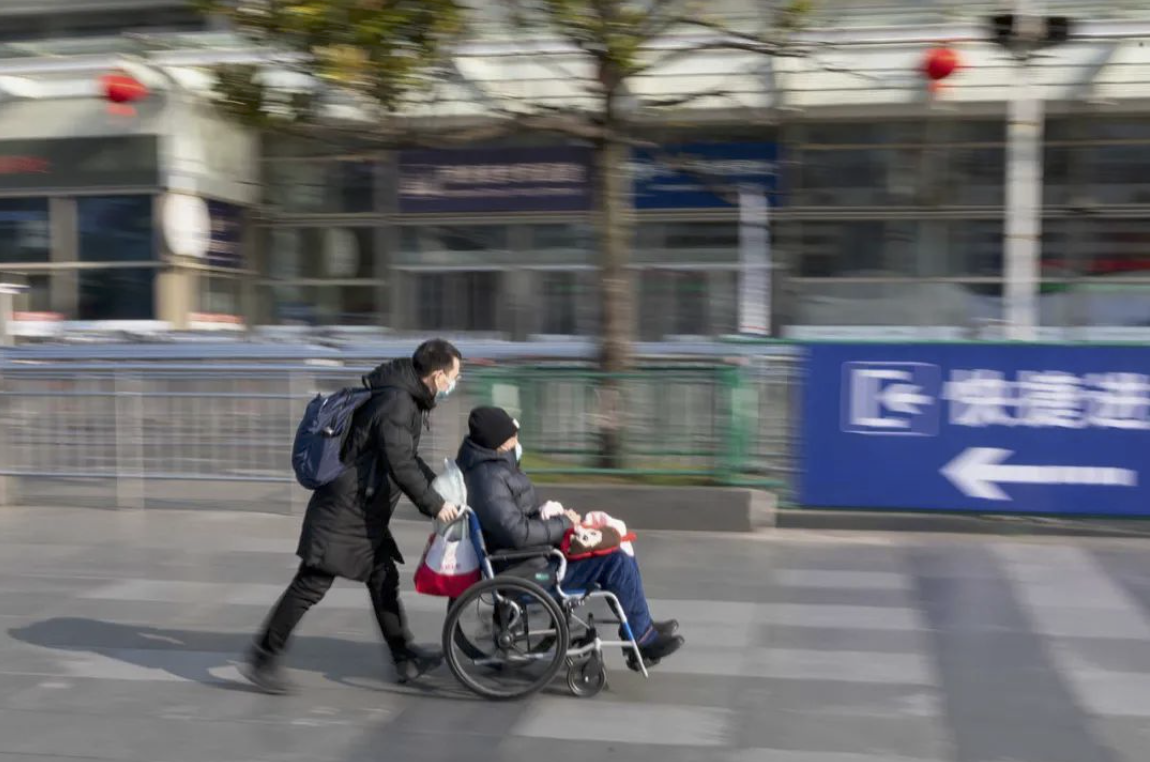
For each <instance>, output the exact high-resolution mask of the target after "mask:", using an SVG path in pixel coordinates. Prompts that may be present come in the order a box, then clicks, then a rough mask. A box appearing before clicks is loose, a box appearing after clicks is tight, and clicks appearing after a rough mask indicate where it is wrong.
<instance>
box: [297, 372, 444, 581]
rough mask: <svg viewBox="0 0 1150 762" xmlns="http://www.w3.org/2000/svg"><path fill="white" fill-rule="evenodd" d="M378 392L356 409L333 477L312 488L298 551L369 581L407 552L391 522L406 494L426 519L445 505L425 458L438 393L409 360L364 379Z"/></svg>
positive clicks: (309, 560)
mask: <svg viewBox="0 0 1150 762" xmlns="http://www.w3.org/2000/svg"><path fill="white" fill-rule="evenodd" d="M364 383H365V385H367V386H368V387H370V388H371V390H372V391H373V395H372V397H371V399H370V400H368V401H367V402H366V403H364V405H363V406H362V407H360V408H359V409H358V410H356V411H355V415H354V417H353V418H352V425H351V428H350V430H349V431H348V435H347V440H346V441H345V442H344V444H343V462H344V463H345V464H347V468H346V469H345V470H344V472H343V473H342V474H340V475H339V477H338V478H337V479H335V481H333V482H331V483H329V484H325V485H324V486H322V487H320V488H319V489H317V490H316V491H315V492H314V493H312V496H311V500H310V501H309V502H308V506H307V514H306V515H305V516H304V521H303V531H302V532H301V534H300V539H299V547H298V549H297V550H296V554H297V555H298V556H299V557H300V558H301V559H302V560H303V562H304V563H305V564H307V565H309V566H312V567H315V568H318V569H321V570H323V571H326V572H328V573H329V574H334V575H336V576H339V577H346V578H347V579H353V580H359V581H363V580H366V579H367V578H368V576H369V575H370V574H371V570H372V568H373V567H375V566H376V565H377V564H378V563H379V562H381V561H383V560H385V559H387V558H391V559H393V560H395V561H398V562H399V563H403V556H402V554H401V553H400V552H399V548H398V547H397V546H396V544H395V540H394V539H393V538H392V536H391V531H390V530H389V529H388V524H389V523H390V522H391V515H392V513H394V512H395V506H396V504H397V503H398V502H399V495H400V492H403V493H404V494H406V495H407V496H408V498H409V499H410V500H411V502H412V503H414V504H415V507H416V508H418V509H419V510H420V512H422V513H424V514H425V515H427V516H434V515H435V514H437V513H438V512H439V510H440V509H441V508H442V507H443V498H441V497H440V496H439V495H438V494H437V493H436V492H435V490H434V489H432V488H431V481H432V480H433V479H434V478H435V473H434V472H433V471H432V470H431V469H430V468H428V466H427V464H426V463H424V462H423V459H422V458H420V457H419V454H418V453H419V439H420V435H421V434H422V432H423V429H424V427H425V425H426V420H427V415H428V413H429V412H430V411H431V409H432V408H433V407H434V406H435V396H434V395H433V394H432V392H431V390H430V389H428V388H427V385H426V384H424V383H423V381H421V380H420V378H419V376H418V374H417V373H416V372H415V368H414V366H413V365H412V363H411V360H409V359H403V360H393V361H391V362H388V363H384V364H383V365H380V366H379V367H378V368H376V369H375V370H374V371H372V372H371V373H370V374H369V375H367V376H365V377H364Z"/></svg>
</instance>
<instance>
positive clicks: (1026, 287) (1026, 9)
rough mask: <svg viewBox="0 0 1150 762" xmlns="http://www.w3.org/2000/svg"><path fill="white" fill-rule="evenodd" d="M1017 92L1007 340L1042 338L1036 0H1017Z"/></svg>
mask: <svg viewBox="0 0 1150 762" xmlns="http://www.w3.org/2000/svg"><path fill="white" fill-rule="evenodd" d="M1014 18H1015V20H1016V21H1015V41H1016V43H1017V44H1016V46H1015V47H1014V53H1015V57H1016V59H1017V61H1018V66H1017V79H1016V84H1015V86H1014V92H1013V94H1012V96H1011V98H1010V100H1009V103H1008V104H1007V128H1006V141H1007V148H1006V231H1005V232H1006V236H1005V262H1004V265H1005V273H1004V275H1005V278H1006V289H1005V294H1006V299H1005V315H1004V318H1005V321H1006V332H1007V338H1008V339H1011V340H1014V341H1034V340H1035V339H1037V338H1038V325H1039V311H1038V293H1039V283H1040V277H1041V272H1040V261H1041V244H1042V165H1043V157H1042V145H1043V119H1044V111H1045V108H1044V106H1045V104H1044V103H1043V99H1042V94H1041V92H1040V91H1039V86H1038V84H1037V82H1035V80H1034V72H1033V68H1032V67H1031V65H1030V56H1031V53H1032V52H1033V50H1034V47H1035V45H1036V43H1037V42H1038V40H1039V39H1040V36H1041V34H1042V31H1041V30H1042V27H1043V26H1044V23H1043V19H1040V18H1039V17H1037V16H1035V15H1034V14H1033V9H1032V5H1031V1H1030V0H1017V2H1016V4H1015V17H1014Z"/></svg>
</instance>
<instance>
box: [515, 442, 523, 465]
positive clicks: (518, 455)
mask: <svg viewBox="0 0 1150 762" xmlns="http://www.w3.org/2000/svg"><path fill="white" fill-rule="evenodd" d="M522 460H523V445H521V444H519V443H518V442H516V443H515V462H516V463H518V462H520V461H522Z"/></svg>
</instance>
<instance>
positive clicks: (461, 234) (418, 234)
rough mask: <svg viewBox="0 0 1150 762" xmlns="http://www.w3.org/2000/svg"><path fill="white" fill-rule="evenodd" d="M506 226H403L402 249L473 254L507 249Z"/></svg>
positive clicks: (406, 250) (407, 250)
mask: <svg viewBox="0 0 1150 762" xmlns="http://www.w3.org/2000/svg"><path fill="white" fill-rule="evenodd" d="M507 239H508V230H507V227H506V226H505V225H428V226H424V227H418V228H404V229H403V234H402V236H401V247H402V249H403V250H404V251H405V252H445V251H446V252H462V253H474V252H483V251H491V250H505V249H507V247H508V245H507Z"/></svg>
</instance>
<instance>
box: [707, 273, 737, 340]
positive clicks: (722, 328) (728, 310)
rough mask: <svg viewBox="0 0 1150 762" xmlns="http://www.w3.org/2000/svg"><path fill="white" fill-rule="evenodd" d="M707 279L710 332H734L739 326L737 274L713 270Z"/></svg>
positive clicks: (722, 333) (719, 333)
mask: <svg viewBox="0 0 1150 762" xmlns="http://www.w3.org/2000/svg"><path fill="white" fill-rule="evenodd" d="M707 280H708V284H707V287H708V289H709V294H708V298H707V302H708V305H709V307H710V309H711V333H713V334H716V335H726V334H732V333H735V332H736V331H738V328H739V274H738V273H735V272H725V271H719V272H713V273H710V275H709V277H708V279H707Z"/></svg>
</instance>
